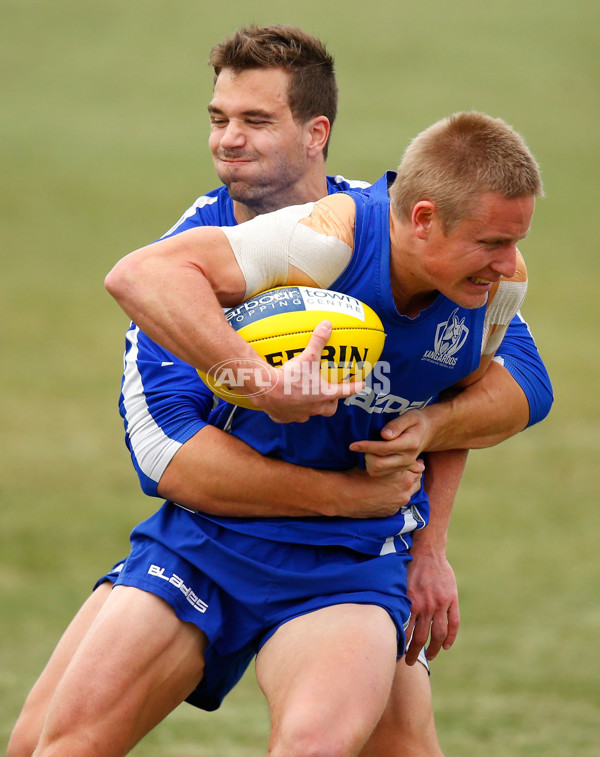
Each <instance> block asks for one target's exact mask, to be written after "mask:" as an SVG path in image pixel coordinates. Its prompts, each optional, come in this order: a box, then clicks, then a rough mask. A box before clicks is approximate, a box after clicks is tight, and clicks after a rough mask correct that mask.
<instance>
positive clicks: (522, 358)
mask: <svg viewBox="0 0 600 757" xmlns="http://www.w3.org/2000/svg"><path fill="white" fill-rule="evenodd" d="M494 360H495V361H496V362H498V363H500V364H501V365H503V366H504V367H505V368H506V370H507V371H508V372H509V373H510V375H511V376H512V377H513V378H514V379H515V381H516V382H517V383H518V384H519V386H520V387H521V389H522V390H523V391H524V392H525V396H526V397H527V402H528V403H529V423H528V424H527V425H528V426H533V425H534V424H535V423H539V422H540V421H542V420H544V418H545V417H546V416H547V415H548V413H549V412H550V409H551V407H552V404H553V402H554V395H553V392H552V384H551V382H550V376H549V375H548V371H547V370H546V366H545V365H544V363H543V361H542V358H541V357H540V354H539V352H538V349H537V347H536V344H535V341H534V339H533V336H532V334H531V331H530V330H529V326H528V325H527V322H526V321H525V320H524V319H523V317H522V316H521V313H520V312H519V313H517V315H516V316H515V317H514V318H513V319H512V321H511V322H510V325H509V327H508V330H507V332H506V334H505V335H504V338H503V340H502V342H501V343H500V346H499V347H498V351H497V352H496V355H495V357H494Z"/></svg>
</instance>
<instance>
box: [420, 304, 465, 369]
mask: <svg viewBox="0 0 600 757" xmlns="http://www.w3.org/2000/svg"><path fill="white" fill-rule="evenodd" d="M457 313H458V308H456V309H455V310H453V311H452V313H450V316H449V317H448V320H447V321H443V322H442V323H438V325H437V328H436V330H435V338H434V340H433V349H432V350H427V351H426V352H425V353H423V358H422V359H423V360H428V361H429V362H430V363H435V364H437V365H445V366H446V367H448V368H454V366H455V365H456V363H457V362H458V361H457V358H455V357H454V355H456V353H457V352H458V351H459V350H460V349H461V347H462V346H463V345H464V343H465V342H466V341H467V337H468V336H469V329H468V328H467V327H466V326H465V319H464V317H463V318H460V319H459V318H458V316H457Z"/></svg>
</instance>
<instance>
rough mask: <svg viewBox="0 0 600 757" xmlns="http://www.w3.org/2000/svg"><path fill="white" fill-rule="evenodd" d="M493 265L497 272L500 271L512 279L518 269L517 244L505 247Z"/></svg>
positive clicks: (502, 274)
mask: <svg viewBox="0 0 600 757" xmlns="http://www.w3.org/2000/svg"><path fill="white" fill-rule="evenodd" d="M491 267H492V269H493V270H494V272H495V273H499V274H500V275H501V276H504V278H506V279H511V278H512V277H513V276H514V275H515V273H516V270H517V245H516V244H510V245H507V246H506V247H503V248H502V250H500V251H499V253H498V256H497V257H496V259H495V260H494V262H493V263H492V265H491Z"/></svg>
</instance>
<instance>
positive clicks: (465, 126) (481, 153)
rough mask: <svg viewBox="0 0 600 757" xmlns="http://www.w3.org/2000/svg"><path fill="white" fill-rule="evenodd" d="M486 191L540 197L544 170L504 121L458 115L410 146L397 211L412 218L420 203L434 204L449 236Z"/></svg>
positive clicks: (394, 195) (396, 186)
mask: <svg viewBox="0 0 600 757" xmlns="http://www.w3.org/2000/svg"><path fill="white" fill-rule="evenodd" d="M485 192H499V193H500V194H502V195H504V196H505V197H530V196H533V197H541V196H543V186H542V179H541V176H540V170H539V166H538V164H537V162H536V160H535V158H534V157H533V155H532V154H531V152H530V151H529V148H528V147H527V145H526V144H525V141H524V140H523V138H522V137H521V136H520V135H519V134H517V132H516V131H514V129H513V128H512V127H510V126H509V125H508V124H507V123H505V122H504V121H503V120H502V119H500V118H492V117H491V116H487V115H485V114H484V113H477V112H474V111H473V112H468V113H455V114H453V115H452V116H449V117H448V118H444V119H442V120H441V121H438V122H437V123H435V124H433V125H432V126H430V127H429V128H428V129H425V131H423V132H421V133H420V134H419V135H418V136H417V137H415V139H413V141H412V142H411V143H410V145H409V146H408V148H407V149H406V152H405V153H404V156H403V158H402V161H401V163H400V166H399V168H398V176H397V178H396V180H395V181H394V183H393V184H392V187H391V188H390V200H391V206H392V210H393V211H394V213H395V214H396V216H397V217H398V218H401V219H402V218H404V219H407V218H410V215H411V212H412V209H413V207H414V206H415V204H416V203H417V202H419V201H420V200H429V201H431V202H433V203H435V205H436V207H437V209H438V211H439V213H440V218H441V221H442V228H443V230H444V233H448V232H449V231H450V230H451V229H452V228H453V227H454V226H456V225H457V224H458V223H459V222H460V221H461V220H462V219H463V218H465V217H467V216H468V215H470V213H471V212H472V211H473V209H474V207H475V205H476V203H477V200H478V199H479V197H480V196H481V195H482V194H484V193H485Z"/></svg>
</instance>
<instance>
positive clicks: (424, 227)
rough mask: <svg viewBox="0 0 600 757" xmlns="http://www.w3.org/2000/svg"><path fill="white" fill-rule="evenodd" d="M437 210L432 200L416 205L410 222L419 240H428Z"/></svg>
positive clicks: (420, 201)
mask: <svg viewBox="0 0 600 757" xmlns="http://www.w3.org/2000/svg"><path fill="white" fill-rule="evenodd" d="M436 212H437V208H436V206H435V203H434V202H431V201H430V200H419V202H417V203H415V205H414V206H413V209H412V213H411V215H410V220H411V222H412V225H413V229H414V230H415V234H416V235H417V237H418V238H419V239H427V237H428V236H429V233H430V231H431V227H432V224H433V220H434V218H435V215H436Z"/></svg>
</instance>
